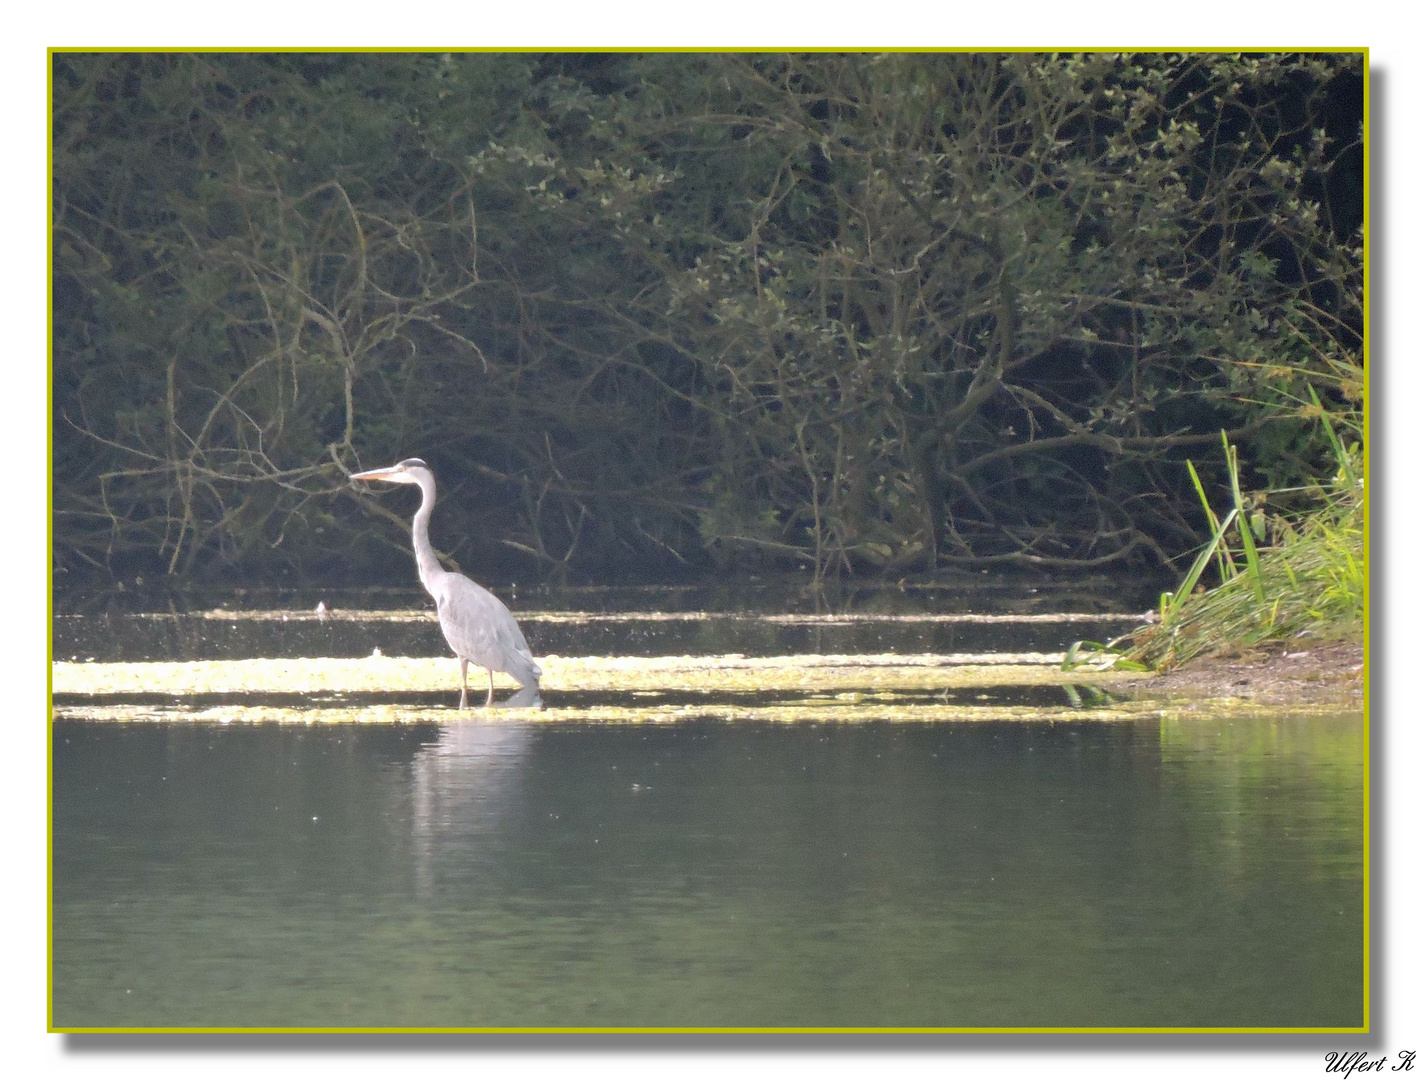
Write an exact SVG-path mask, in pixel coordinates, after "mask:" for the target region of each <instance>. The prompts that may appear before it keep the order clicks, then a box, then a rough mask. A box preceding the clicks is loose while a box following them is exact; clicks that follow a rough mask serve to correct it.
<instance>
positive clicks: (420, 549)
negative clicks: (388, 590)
mask: <svg viewBox="0 0 1416 1080" xmlns="http://www.w3.org/2000/svg"><path fill="white" fill-rule="evenodd" d="M418 486H419V487H420V488H422V489H423V505H421V506H420V507H418V512H417V513H416V514H414V515H413V557H414V558H416V559H417V560H418V580H419V581H421V582H422V583H423V588H425V589H427V590H428V591H429V592H431V591H432V589H433V584H434V583H435V582H436V581H438V580H439V579H440V578H442V577H445V576H446V575H447V571H446V570H444V569H443V568H442V564H441V563H440V562H438V557H437V556H436V555H434V554H433V545H432V541H430V540H429V539H428V519H429V518H431V517H432V516H433V503H435V502H437V500H438V489H437V485H436V484H435V483H434V481H433V478H432V477H431V476H429V477H427V478H426V479H424V478H422V477H419V479H418Z"/></svg>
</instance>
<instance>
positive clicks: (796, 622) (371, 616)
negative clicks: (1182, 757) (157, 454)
mask: <svg viewBox="0 0 1416 1080" xmlns="http://www.w3.org/2000/svg"><path fill="white" fill-rule="evenodd" d="M430 616H431V611H430V610H429V609H426V608H424V609H415V608H405V609H396V610H379V609H371V608H357V609H344V608H339V609H327V610H324V611H292V610H261V611H242V610H233V609H228V608H213V609H211V610H208V611H193V612H183V613H174V612H165V611H158V612H140V613H135V614H131V615H125V616H123V618H128V619H147V620H170V619H212V620H215V621H218V622H236V621H248V622H327V621H330V620H338V621H341V622H360V623H379V622H423V621H425V620H427V619H428V618H429V617H430ZM516 617H517V620H518V621H520V622H528V623H548V624H574V625H581V624H592V623H665V622H761V623H769V624H773V625H777V626H839V625H850V624H872V623H883V624H891V623H902V624H909V623H923V624H963V625H970V624H978V625H984V626H989V625H1005V624H1010V623H1016V624H1023V625H1027V624H1053V623H1112V622H1114V623H1118V624H1137V623H1142V622H1145V621H1146V619H1147V618H1148V616H1147V615H1143V614H1142V615H1137V614H1125V613H1123V614H1094V613H1084V612H1068V611H1053V612H1039V613H1035V614H1026V615H1018V614H999V615H980V614H973V613H968V612H914V613H907V614H881V613H874V612H844V613H840V614H832V613H822V614H803V613H786V614H770V615H763V614H753V613H750V612H736V611H608V612H607V611H536V610H527V611H518V612H517V613H516ZM55 618H56V619H84V618H90V616H85V615H56V616H55Z"/></svg>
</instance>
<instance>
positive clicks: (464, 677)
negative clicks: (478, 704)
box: [457, 657, 467, 709]
mask: <svg viewBox="0 0 1416 1080" xmlns="http://www.w3.org/2000/svg"><path fill="white" fill-rule="evenodd" d="M458 659H459V660H462V657H458ZM457 707H458V708H459V709H465V708H467V661H466V660H462V697H461V698H460V699H458V702H457Z"/></svg>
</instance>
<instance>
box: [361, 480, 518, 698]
mask: <svg viewBox="0 0 1416 1080" xmlns="http://www.w3.org/2000/svg"><path fill="white" fill-rule="evenodd" d="M350 479H353V480H388V481H390V482H392V483H397V484H417V485H418V487H419V488H420V489H421V490H422V492H423V503H422V505H421V506H419V507H418V512H417V513H416V514H415V515H413V555H414V557H415V558H416V559H417V560H418V580H419V581H421V582H422V583H423V588H425V589H427V590H428V595H429V596H431V597H432V598H433V602H434V603H435V604H437V607H438V623H439V624H440V625H441V626H442V632H443V637H445V638H446V639H447V643H448V645H449V646H451V648H452V651H453V652H454V653H456V654H457V658H458V659H459V660H461V661H462V698H461V700H460V701H459V702H458V708H462V709H465V708H466V707H467V665H468V664H469V663H472V664H476V665H477V666H478V667H483V668H486V669H487V704H488V705H491V703H492V672H494V671H504V672H506V673H507V674H508V675H510V676H511V677H512V678H513V679H515V680H516V681H517V682H519V683H520V684H521V685H522V686H524V687H526V688H527V689H528V690H530V691H532V693H533V694H534V693H535V692H536V690H537V689H538V688H539V686H540V682H541V669H540V668H539V667H537V666H536V661H535V659H534V658H533V657H532V655H531V649H530V647H529V646H528V645H527V644H526V637H525V636H524V635H523V634H522V633H521V627H519V626H517V625H516V620H515V619H514V618H512V615H511V612H510V611H508V610H507V606H506V605H505V604H503V603H502V602H501V601H500V600H498V599H497V598H496V597H495V596H493V595H492V594H491V593H490V592H488V591H487V590H486V589H484V588H482V586H480V585H478V584H477V583H476V582H475V581H473V580H472V579H471V578H468V577H464V576H463V575H462V574H454V573H452V572H451V571H448V570H444V569H443V567H442V564H441V563H439V562H438V559H437V556H436V555H434V554H433V545H432V543H431V541H429V539H428V519H429V518H430V517H432V514H433V504H434V503H435V502H436V501H437V483H436V481H434V479H433V473H432V470H430V469H429V468H428V467H427V465H425V464H424V463H423V462H422V461H420V460H419V459H418V458H409V459H408V460H407V461H400V462H399V463H398V464H397V465H393V466H390V467H389V468H387V469H373V470H370V471H369V472H361V473H355V474H354V475H353V476H352V477H351V478H350Z"/></svg>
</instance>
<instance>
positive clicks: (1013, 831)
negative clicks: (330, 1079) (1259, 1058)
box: [53, 717, 1363, 1027]
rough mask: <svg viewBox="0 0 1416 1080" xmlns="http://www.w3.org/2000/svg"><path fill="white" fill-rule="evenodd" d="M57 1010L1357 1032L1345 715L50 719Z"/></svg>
mask: <svg viewBox="0 0 1416 1080" xmlns="http://www.w3.org/2000/svg"><path fill="white" fill-rule="evenodd" d="M53 768H54V772H53V882H54V899H53V920H54V922H53V1010H54V1011H53V1020H54V1023H55V1025H56V1026H59V1027H83V1026H182V1025H200V1026H218V1025H220V1026H262V1027H270V1026H301V1025H314V1026H321V1027H332V1026H347V1025H348V1026H378V1027H384V1026H403V1025H416V1026H563V1025H564V1026H892V1027H894V1026H979V1025H990V1026H992V1025H1002V1026H1025V1025H1027V1026H1031V1025H1059V1026H1091V1025H1102V1026H1123V1025H1127V1026H1129V1025H1178V1026H1215V1025H1225V1026H1229V1025H1259V1026H1303V1027H1309V1026H1319V1025H1322V1026H1329V1025H1341V1026H1348V1025H1352V1026H1355V1025H1360V1024H1361V1023H1362V1021H1363V1017H1362V881H1361V878H1362V851H1361V848H1362V725H1361V718H1360V717H1345V718H1331V717H1327V718H1309V719H1302V718H1294V719H1288V720H1283V721H1271V720H1265V721H1252V720H1239V719H1235V720H1228V721H1222V722H1198V723H1197V722H1195V721H1184V722H1183V723H1182V722H1171V721H1159V720H1157V721H1154V722H1142V723H1138V724H1102V723H1092V722H1086V721H1081V722H1070V723H1059V724H1041V723H1040V724H977V723H976V724H908V725H907V724H851V725H845V724H819V725H810V724H808V725H791V726H787V725H779V726H769V725H756V724H751V723H715V722H707V721H705V722H695V723H678V724H662V725H659V724H636V725H619V726H603V725H602V726H581V725H570V724H566V725H549V724H547V725H521V724H516V723H511V722H507V721H482V720H472V721H467V722H461V723H457V724H454V725H449V726H447V727H441V728H439V727H436V726H414V725H404V726H382V727H359V728H355V727H296V726H289V725H287V726H275V725H230V726H225V727H221V726H214V725H200V724H177V725H164V724H136V725H118V724H96V723H81V722H77V721H66V720H63V719H60V720H58V721H56V722H55V724H54V761H53Z"/></svg>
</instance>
